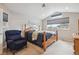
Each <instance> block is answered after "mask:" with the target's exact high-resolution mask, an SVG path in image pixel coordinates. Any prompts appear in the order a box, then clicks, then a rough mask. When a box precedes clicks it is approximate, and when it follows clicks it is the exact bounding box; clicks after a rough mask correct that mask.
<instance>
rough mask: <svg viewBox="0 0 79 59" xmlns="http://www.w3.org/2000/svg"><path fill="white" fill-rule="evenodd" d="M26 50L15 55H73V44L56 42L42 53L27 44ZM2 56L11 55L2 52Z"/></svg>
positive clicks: (30, 44)
mask: <svg viewBox="0 0 79 59" xmlns="http://www.w3.org/2000/svg"><path fill="white" fill-rule="evenodd" d="M27 45H28V46H27V48H24V49H22V50H20V51H18V52H17V53H16V55H73V52H74V50H73V42H66V41H62V40H58V41H56V42H55V43H53V44H52V45H51V46H49V47H48V48H47V49H46V51H45V52H44V51H43V49H42V48H40V47H38V46H36V45H34V44H32V43H29V42H28V44H27ZM3 54H4V55H11V54H12V53H11V52H10V51H6V49H5V50H4V52H3Z"/></svg>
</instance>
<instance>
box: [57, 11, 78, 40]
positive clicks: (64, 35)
mask: <svg viewBox="0 0 79 59" xmlns="http://www.w3.org/2000/svg"><path fill="white" fill-rule="evenodd" d="M63 17H69V22H70V24H69V29H68V30H59V31H58V35H59V39H62V40H66V41H73V37H72V34H73V33H77V32H78V19H79V13H66V12H65V13H63Z"/></svg>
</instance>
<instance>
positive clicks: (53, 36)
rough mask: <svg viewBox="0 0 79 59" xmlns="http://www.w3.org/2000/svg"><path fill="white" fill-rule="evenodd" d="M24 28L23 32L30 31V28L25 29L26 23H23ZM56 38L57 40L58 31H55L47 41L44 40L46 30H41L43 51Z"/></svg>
mask: <svg viewBox="0 0 79 59" xmlns="http://www.w3.org/2000/svg"><path fill="white" fill-rule="evenodd" d="M24 28H25V30H24V33H25V32H27V31H30V28H27V29H26V24H25V25H24ZM57 40H58V31H56V34H55V35H52V36H51V37H50V38H49V39H48V40H47V41H46V32H43V42H42V46H43V49H44V51H46V48H47V47H48V46H50V45H51V44H52V43H53V42H55V41H57Z"/></svg>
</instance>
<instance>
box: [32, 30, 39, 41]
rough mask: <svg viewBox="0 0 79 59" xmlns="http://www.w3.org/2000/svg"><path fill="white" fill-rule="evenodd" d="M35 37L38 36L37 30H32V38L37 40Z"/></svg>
mask: <svg viewBox="0 0 79 59" xmlns="http://www.w3.org/2000/svg"><path fill="white" fill-rule="evenodd" d="M37 37H38V32H37V31H34V32H33V33H32V40H37Z"/></svg>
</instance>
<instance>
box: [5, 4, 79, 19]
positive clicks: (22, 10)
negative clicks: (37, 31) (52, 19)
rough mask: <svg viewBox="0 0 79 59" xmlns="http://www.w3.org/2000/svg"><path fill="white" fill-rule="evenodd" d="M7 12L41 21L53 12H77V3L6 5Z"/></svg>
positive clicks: (78, 10)
mask: <svg viewBox="0 0 79 59" xmlns="http://www.w3.org/2000/svg"><path fill="white" fill-rule="evenodd" d="M4 5H5V6H6V7H7V8H8V9H9V10H11V11H13V12H16V13H18V14H23V15H25V16H26V17H29V18H31V19H34V20H39V19H43V18H45V17H47V16H49V15H51V14H53V13H54V12H79V8H78V6H79V4H78V3H69V4H68V3H67V4H66V3H45V7H42V5H43V3H6V4H4Z"/></svg>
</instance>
